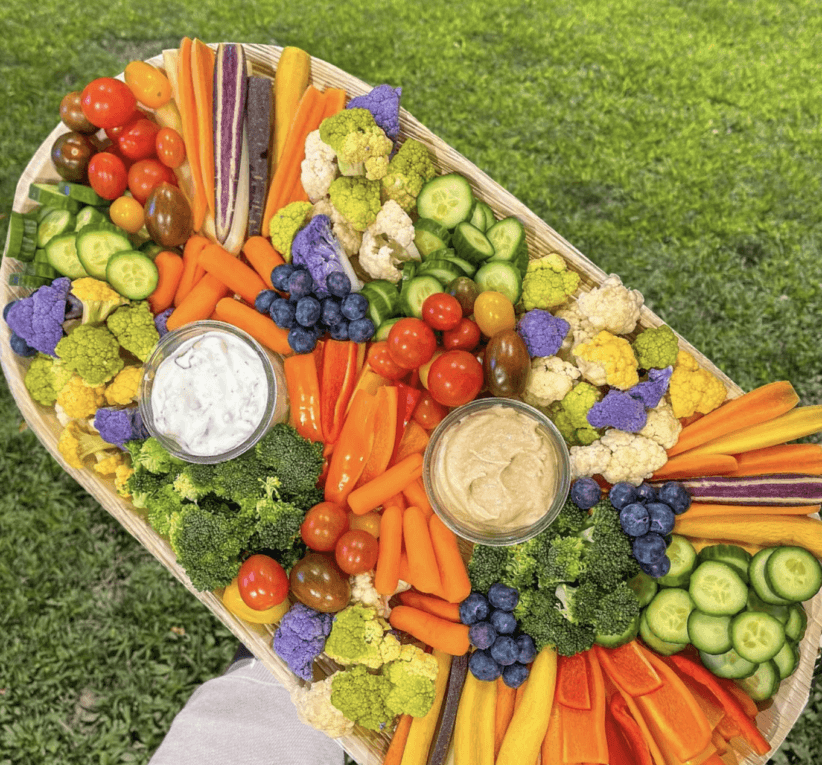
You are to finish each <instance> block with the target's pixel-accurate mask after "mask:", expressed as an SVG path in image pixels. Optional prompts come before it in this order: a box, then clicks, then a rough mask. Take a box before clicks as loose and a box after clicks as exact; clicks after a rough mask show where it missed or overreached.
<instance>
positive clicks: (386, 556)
mask: <svg viewBox="0 0 822 765" xmlns="http://www.w3.org/2000/svg"><path fill="white" fill-rule="evenodd" d="M402 516H403V510H402V508H400V507H397V506H396V505H389V506H388V507H386V508H385V510H383V511H382V517H381V518H380V547H379V554H378V556H377V568H376V571H375V573H374V589H375V590H376V591H377V592H379V593H380V595H393V594H394V591H395V590H396V589H397V582H398V581H399V578H400V556H401V554H402V526H403V523H402Z"/></svg>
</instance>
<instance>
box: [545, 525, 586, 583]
mask: <svg viewBox="0 0 822 765" xmlns="http://www.w3.org/2000/svg"><path fill="white" fill-rule="evenodd" d="M585 553H586V545H585V542H584V541H583V540H582V539H580V538H579V537H556V538H554V539H552V540H551V541H550V543H549V544H547V545H546V549H545V555H544V557H543V558H542V559H541V560H540V562H539V563H540V565H539V567H538V569H537V582H538V584H539V586H540V587H541V588H542V587H547V588H550V587H552V586H554V585H556V584H559V583H560V582H575V581H577V579H579V577H580V576H581V575H582V573H583V572H584V571H585Z"/></svg>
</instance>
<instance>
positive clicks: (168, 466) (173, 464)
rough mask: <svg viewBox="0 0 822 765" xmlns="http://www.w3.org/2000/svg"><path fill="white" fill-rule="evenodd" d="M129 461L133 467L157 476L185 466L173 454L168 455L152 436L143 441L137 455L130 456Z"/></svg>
mask: <svg viewBox="0 0 822 765" xmlns="http://www.w3.org/2000/svg"><path fill="white" fill-rule="evenodd" d="M131 460H132V462H133V464H134V466H135V467H142V468H145V469H146V470H148V471H149V472H150V473H159V474H165V473H170V472H171V471H172V470H173V469H175V468H177V467H180V466H183V465H185V464H186V463H185V462H183V460H181V459H179V458H178V457H175V456H174V455H173V454H169V452H167V451H166V450H165V448H163V445H162V444H161V443H160V442H159V441H158V440H157V439H156V438H154V437H153V436H152V437H151V438H147V439H146V440H145V441H143V444H142V446H141V447H140V448H139V450H138V451H137V453H136V454H134V453H133V454H132V455H131Z"/></svg>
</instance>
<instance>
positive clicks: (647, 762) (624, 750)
mask: <svg viewBox="0 0 822 765" xmlns="http://www.w3.org/2000/svg"><path fill="white" fill-rule="evenodd" d="M605 737H606V739H607V741H608V757H609V758H610V765H654V758H653V757H652V756H651V750H650V748H649V746H648V742H647V741H646V740H645V736H644V734H643V733H642V729H641V728H640V727H639V725H638V723H637V721H636V720H634V718H633V716H632V715H631V711H630V709H629V708H628V703H627V702H626V701H625V699H624V698H623V696H622V694H620V693H615V694H614V695H613V696H612V697H611V701H610V703H609V704H608V713H607V714H606V716H605Z"/></svg>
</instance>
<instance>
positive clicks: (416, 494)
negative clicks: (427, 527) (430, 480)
mask: <svg viewBox="0 0 822 765" xmlns="http://www.w3.org/2000/svg"><path fill="white" fill-rule="evenodd" d="M402 493H403V495H404V496H405V498H406V500H408V504H409V505H415V506H416V507H418V508H419V509H420V510H422V511H423V512H424V513H425V515H426V517H427V518H430V517H431V516H432V515H433V514H434V508H433V507H431V503H430V502H429V501H428V495H427V494H426V493H425V486H424V485H423V483H422V478H418V479H417V480H416V481H414V482H413V483H409V484H408V486H406V487H405V488H404V489H403V490H402Z"/></svg>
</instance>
